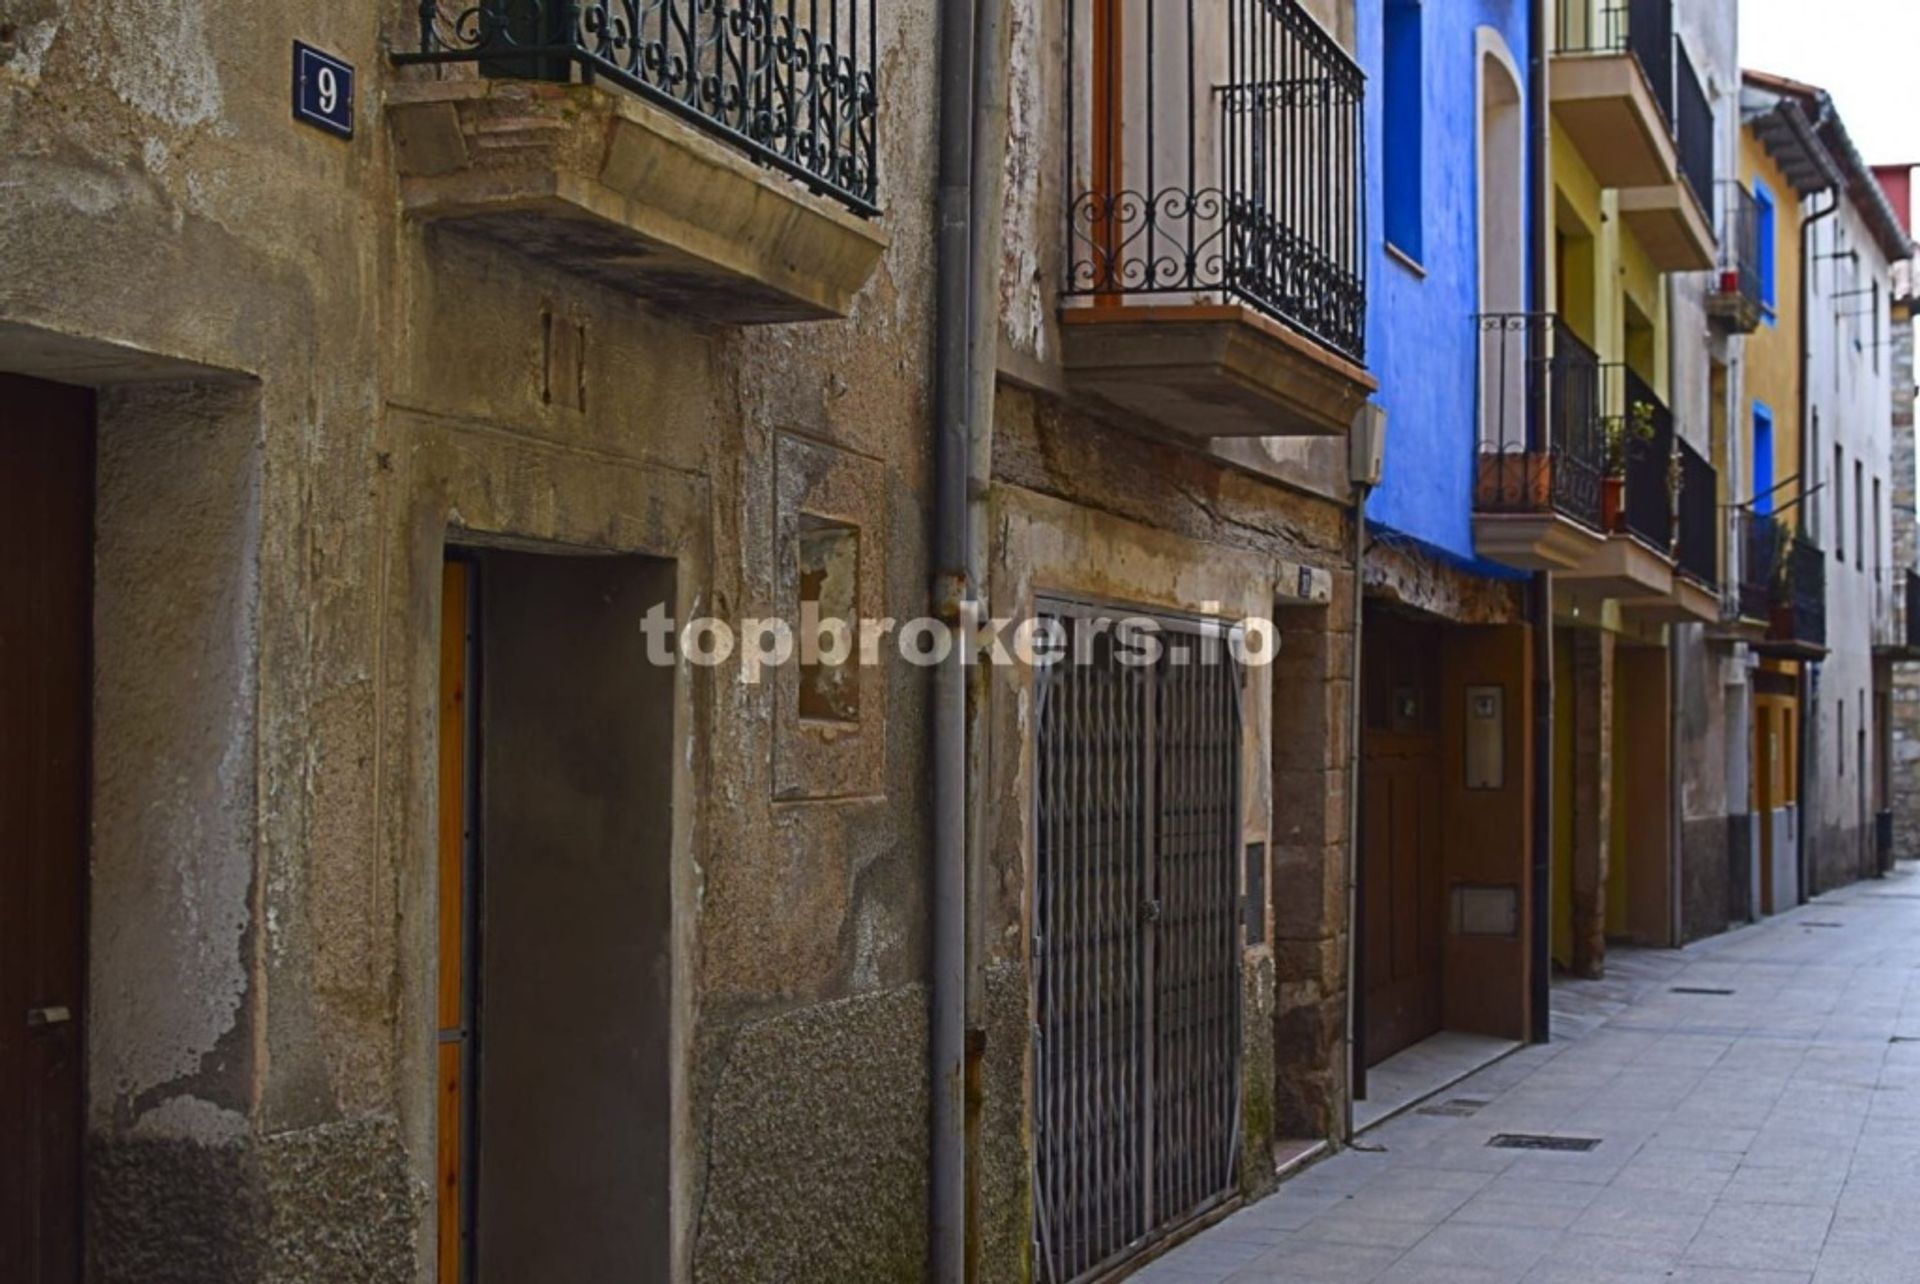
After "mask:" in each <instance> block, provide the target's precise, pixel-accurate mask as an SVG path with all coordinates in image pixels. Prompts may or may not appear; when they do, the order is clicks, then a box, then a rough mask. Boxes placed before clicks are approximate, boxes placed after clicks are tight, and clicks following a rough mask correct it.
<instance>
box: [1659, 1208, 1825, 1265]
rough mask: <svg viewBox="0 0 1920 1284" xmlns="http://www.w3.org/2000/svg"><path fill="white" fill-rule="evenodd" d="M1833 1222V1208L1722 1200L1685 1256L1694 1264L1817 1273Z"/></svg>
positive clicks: (1687, 1262)
mask: <svg viewBox="0 0 1920 1284" xmlns="http://www.w3.org/2000/svg"><path fill="white" fill-rule="evenodd" d="M1832 1222H1833V1210H1832V1209H1831V1208H1816V1207H1807V1206H1802V1205H1794V1204H1719V1205H1716V1206H1715V1207H1714V1210H1713V1211H1712V1212H1711V1213H1709V1214H1708V1215H1707V1219H1706V1222H1705V1224H1704V1225H1702V1226H1701V1227H1700V1233H1699V1234H1697V1235H1695V1236H1694V1237H1693V1242H1692V1243H1690V1244H1688V1245H1687V1250H1686V1254H1685V1256H1684V1258H1683V1259H1682V1260H1683V1261H1684V1262H1685V1263H1686V1264H1687V1265H1690V1266H1721V1267H1735V1268H1739V1269H1744V1270H1806V1271H1811V1270H1813V1268H1814V1266H1815V1265H1816V1264H1817V1263H1818V1262H1819V1259H1820V1253H1821V1247H1822V1245H1823V1244H1824V1243H1825V1242H1826V1238H1827V1230H1828V1228H1829V1227H1830V1226H1831V1225H1832Z"/></svg>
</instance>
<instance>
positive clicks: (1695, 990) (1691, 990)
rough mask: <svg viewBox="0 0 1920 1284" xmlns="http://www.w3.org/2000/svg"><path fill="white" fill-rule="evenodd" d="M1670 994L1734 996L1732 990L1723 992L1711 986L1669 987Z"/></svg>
mask: <svg viewBox="0 0 1920 1284" xmlns="http://www.w3.org/2000/svg"><path fill="white" fill-rule="evenodd" d="M1667 993H1668V994H1732V993H1733V991H1732V990H1722V989H1719V988H1717V987H1715V986H1711V985H1669V986H1668V987H1667Z"/></svg>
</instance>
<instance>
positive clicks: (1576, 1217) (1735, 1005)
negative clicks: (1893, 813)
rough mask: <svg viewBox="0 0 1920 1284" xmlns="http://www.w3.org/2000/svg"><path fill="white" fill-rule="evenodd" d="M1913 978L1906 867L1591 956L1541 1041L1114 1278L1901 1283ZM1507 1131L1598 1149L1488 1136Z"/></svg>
mask: <svg viewBox="0 0 1920 1284" xmlns="http://www.w3.org/2000/svg"><path fill="white" fill-rule="evenodd" d="M1917 968H1920V866H1917V865H1915V864H1913V863H1902V864H1901V865H1900V866H1899V867H1898V869H1897V870H1896V871H1895V873H1894V874H1892V875H1891V876H1889V877H1888V878H1886V879H1884V880H1881V881H1877V882H1867V883H1860V884H1856V885H1854V886H1851V887H1847V888H1842V889H1839V890H1836V891H1834V892H1832V893H1830V894H1828V895H1825V896H1821V897H1819V898H1817V899H1816V900H1815V901H1814V902H1812V903H1811V904H1808V905H1805V906H1803V907H1801V908H1799V909H1797V910H1795V911H1793V912H1791V913H1787V914H1783V915H1780V916H1779V917H1777V918H1773V919H1770V920H1768V921H1767V922H1765V923H1763V924H1761V925H1758V926H1755V927H1751V928H1747V929H1743V930H1741V931H1737V932H1732V933H1729V934H1727V935H1725V936H1722V937H1718V938H1714V939H1712V940H1709V941H1705V942H1702V943H1700V944H1699V945H1696V946H1694V947H1690V948H1688V949H1686V950H1682V951H1630V950H1620V951H1618V952H1615V953H1611V954H1610V955H1609V958H1608V977H1607V979H1606V980H1605V981H1602V982H1578V981H1570V982H1565V983H1563V984H1560V985H1558V986H1556V988H1555V993H1554V1021H1555V1036H1554V1040H1553V1042H1552V1043H1551V1044H1550V1045H1546V1046H1542V1047H1534V1048H1526V1049H1523V1050H1521V1051H1519V1052H1517V1053H1515V1054H1513V1055H1512V1056H1510V1057H1508V1058H1506V1059H1505V1060H1503V1061H1500V1062H1498V1063H1496V1064H1494V1065H1492V1066H1489V1067H1488V1068H1487V1069H1485V1070H1483V1071H1481V1072H1480V1073H1478V1074H1476V1075H1474V1076H1472V1077H1471V1078H1469V1079H1467V1080H1465V1081H1464V1082H1462V1083H1460V1084H1458V1085H1457V1086H1455V1087H1454V1088H1452V1089H1449V1090H1447V1091H1445V1092H1443V1093H1441V1094H1440V1095H1439V1096H1438V1097H1437V1098H1435V1099H1434V1100H1432V1101H1430V1102H1428V1103H1427V1105H1426V1106H1425V1107H1424V1108H1422V1109H1419V1110H1415V1111H1413V1112H1411V1113H1408V1114H1405V1115H1402V1116H1400V1117H1399V1118H1397V1119H1394V1120H1391V1121H1389V1122H1387V1123H1385V1124H1383V1125H1381V1126H1380V1127H1378V1128H1376V1129H1374V1130H1373V1131H1371V1132H1369V1133H1366V1134H1364V1135H1363V1136H1362V1138H1361V1144H1362V1146H1363V1147H1366V1148H1367V1149H1361V1150H1353V1151H1348V1152H1345V1153H1342V1154H1339V1155H1336V1156H1334V1157H1332V1158H1330V1159H1328V1160H1326V1161H1324V1162H1322V1163H1320V1164H1318V1165H1316V1166H1315V1167H1313V1168H1311V1169H1309V1170H1308V1171H1307V1172H1305V1173H1303V1174H1301V1175H1300V1176H1298V1177H1296V1178H1294V1179H1293V1180H1291V1181H1288V1182H1286V1183H1285V1184H1284V1185H1282V1187H1281V1188H1280V1190H1279V1191H1278V1193H1276V1194H1274V1195H1272V1196H1270V1197H1269V1198H1267V1199H1265V1200H1263V1201H1261V1202H1260V1203H1258V1204H1255V1205H1253V1206H1251V1207H1249V1208H1247V1209H1245V1210H1243V1211H1241V1212H1239V1213H1237V1214H1235V1215H1234V1216H1232V1217H1230V1218H1228V1219H1227V1220H1225V1221H1224V1222H1222V1223H1221V1224H1219V1225H1217V1226H1215V1227H1212V1228H1210V1229H1209V1230H1207V1231H1206V1232H1205V1233H1203V1234H1201V1235H1200V1236H1198V1237H1196V1238H1195V1239H1194V1240H1192V1241H1191V1242H1189V1243H1187V1244H1185V1245H1183V1246H1181V1247H1180V1248H1178V1249H1176V1250H1175V1251H1173V1252H1172V1253H1170V1254H1168V1255H1167V1256H1165V1257H1163V1258H1161V1259H1160V1260H1158V1261H1156V1262H1154V1263H1152V1264H1151V1265H1149V1266H1148V1267H1146V1268H1145V1269H1144V1270H1142V1271H1141V1272H1140V1273H1139V1274H1138V1275H1137V1276H1135V1279H1136V1280H1137V1281H1139V1282H1140V1284H1199V1282H1201V1281H1221V1280H1234V1281H1266V1280H1275V1281H1284V1280H1356V1281H1358V1280H1383V1281H1384V1280H1405V1281H1419V1282H1420V1284H1450V1282H1453V1281H1460V1282H1466V1281H1473V1282H1475V1284H1479V1282H1482V1281H1485V1282H1487V1284H1493V1282H1495V1281H1529V1282H1533V1284H1585V1282H1589V1281H1590V1282H1592V1284H1629V1282H1637V1281H1649V1282H1651V1281H1663V1282H1670V1281H1695V1282H1702V1284H1704V1282H1706V1281H1714V1282H1716V1284H1719V1282H1725V1284H1736V1282H1737V1284H1775V1282H1777V1284H1792V1282H1795V1281H1799V1282H1804V1281H1809V1280H1811V1281H1815V1282H1816V1284H1854V1282H1859V1284H1896V1282H1898V1281H1911V1280H1920V1235H1917V1234H1915V1231H1914V1225H1915V1217H1916V1214H1920V983H1917V982H1916V976H1920V973H1917V972H1916V969H1917ZM1513 1133H1522V1134H1544V1135H1547V1136H1551V1137H1556V1138H1590V1139H1597V1141H1598V1144H1597V1145H1595V1146H1593V1147H1592V1149H1591V1150H1588V1151H1585V1152H1570V1153H1559V1152H1553V1151H1540V1150H1516V1149H1500V1148H1494V1147H1492V1146H1490V1145H1489V1144H1488V1143H1489V1142H1490V1141H1491V1140H1492V1139H1493V1138H1494V1137H1495V1136H1496V1135H1497V1134H1513ZM1375 1147H1377V1148H1378V1149H1377V1150H1374V1149H1372V1148H1375Z"/></svg>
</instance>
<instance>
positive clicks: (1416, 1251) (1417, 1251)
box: [1402, 1222, 1560, 1280]
mask: <svg viewBox="0 0 1920 1284" xmlns="http://www.w3.org/2000/svg"><path fill="white" fill-rule="evenodd" d="M1559 1238H1560V1235H1559V1233H1558V1232H1556V1231H1553V1230H1548V1229H1542V1228H1539V1227H1525V1226H1471V1225H1460V1224H1458V1223H1453V1222H1449V1223H1448V1224H1447V1225H1445V1226H1441V1227H1438V1228H1436V1229H1435V1230H1434V1232H1433V1233H1432V1234H1430V1235H1428V1236H1427V1237H1426V1238H1425V1239H1423V1240H1421V1241H1420V1242H1419V1243H1417V1244H1415V1245H1414V1246H1413V1247H1412V1248H1411V1249H1410V1250H1408V1252H1407V1255H1406V1257H1405V1258H1404V1259H1402V1260H1403V1263H1415V1262H1417V1263H1420V1264H1423V1265H1428V1266H1433V1267H1436V1268H1437V1267H1443V1266H1455V1267H1472V1268H1476V1269H1479V1270H1483V1271H1495V1272H1500V1273H1501V1275H1502V1276H1503V1277H1504V1278H1507V1279H1512V1280H1518V1279H1520V1278H1521V1277H1522V1276H1523V1275H1525V1274H1526V1273H1527V1272H1528V1271H1530V1270H1532V1269H1533V1266H1534V1263H1536V1262H1538V1261H1539V1260H1540V1259H1541V1258H1542V1257H1544V1256H1546V1253H1547V1250H1548V1249H1549V1248H1551V1247H1553V1245H1554V1244H1555V1243H1556V1242H1558V1240H1559Z"/></svg>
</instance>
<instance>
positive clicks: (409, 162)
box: [387, 77, 887, 324]
mask: <svg viewBox="0 0 1920 1284" xmlns="http://www.w3.org/2000/svg"><path fill="white" fill-rule="evenodd" d="M387 118H388V121H389V123H390V125H391V127H392V131H393V137H394V143H395V152H396V157H397V164H398V168H399V171H400V197H401V202H402V204H403V206H404V207H405V209H406V211H407V213H408V214H409V215H410V216H411V217H413V218H414V219H417V220H419V221H421V222H426V223H433V224H437V225H439V226H442V227H445V228H448V229H450V230H455V231H458V232H461V233H464V234H468V235H472V236H476V237H480V238H483V239H486V240H489V241H492V242H495V243H497V244H499V245H502V246H504V247H506V248H508V249H511V250H513V251H515V252H517V253H520V254H524V255H527V256H528V257H531V258H534V259H537V260H539V261H540V262H543V263H546V264H548V265H550V266H553V267H556V268H559V269H561V270H563V271H567V272H571V273H575V274H577V275H580V276H583V277H587V278H590V279H592V280H594V281H597V282H600V283H601V284H604V285H607V286H609V287H611V288H613V289H616V290H620V291H622V292H625V293H629V294H634V295H639V296H642V297H645V298H649V299H653V300H655V301H657V302H659V303H661V304H663V305H666V306H668V307H670V308H671V309H673V310H674V311H677V312H685V313H688V314H691V315H693V316H695V317H698V318H700V319H702V320H707V321H720V322H728V323H734V324H755V323H766V322H784V321H805V320H817V319H822V318H828V317H842V316H845V315H846V314H847V313H848V311H849V310H850V309H851V308H852V306H853V298H854V295H855V294H856V293H858V292H859V290H860V288H861V287H862V286H863V285H865V284H866V281H867V278H868V277H869V276H871V275H872V273H873V270H874V268H875V267H876V266H878V264H879V262H880V256H881V254H882V252H883V251H884V250H885V249H886V246H887V239H886V237H885V235H884V234H883V233H882V232H881V231H880V230H879V228H878V227H877V226H875V225H874V224H873V223H871V222H869V221H867V220H865V219H862V218H860V217H858V216H857V215H855V214H853V213H851V212H849V211H848V210H846V209H844V208H842V207H841V206H840V205H838V204H836V203H834V202H833V201H831V200H828V199H827V198H825V197H822V196H818V195H816V194H814V193H812V192H809V191H807V190H806V189H805V188H804V187H802V186H801V185H800V184H799V183H797V182H795V181H793V180H791V179H789V178H786V177H785V176H783V175H780V174H778V173H776V172H774V171H772V170H770V169H768V168H767V167H765V166H763V165H759V164H756V163H755V162H753V161H752V160H750V159H749V158H748V157H747V156H745V155H744V154H742V153H741V152H740V151H738V150H737V149H735V148H733V147H731V146H729V145H728V144H727V143H726V142H725V141H724V140H722V139H720V138H717V137H715V136H713V135H711V134H709V133H706V132H704V131H703V130H700V129H697V128H695V127H694V126H692V125H690V124H688V123H687V122H685V121H683V120H680V119H679V118H677V117H675V116H673V115H672V114H671V113H669V112H667V111H665V110H664V109H662V108H660V107H657V106H655V105H653V104H652V103H649V102H646V101H645V100H643V99H640V98H638V97H637V96H635V95H633V94H628V93H621V92H616V91H613V90H608V89H604V88H601V87H598V86H595V85H573V84H553V83H548V82H544V81H520V80H501V79H487V78H480V77H473V78H466V79H454V80H431V81H410V82H404V83H400V84H396V85H394V86H393V87H392V88H391V89H390V90H389V91H388V94H387Z"/></svg>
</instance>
